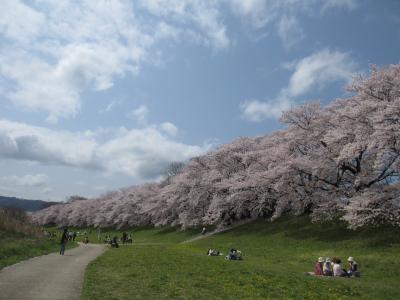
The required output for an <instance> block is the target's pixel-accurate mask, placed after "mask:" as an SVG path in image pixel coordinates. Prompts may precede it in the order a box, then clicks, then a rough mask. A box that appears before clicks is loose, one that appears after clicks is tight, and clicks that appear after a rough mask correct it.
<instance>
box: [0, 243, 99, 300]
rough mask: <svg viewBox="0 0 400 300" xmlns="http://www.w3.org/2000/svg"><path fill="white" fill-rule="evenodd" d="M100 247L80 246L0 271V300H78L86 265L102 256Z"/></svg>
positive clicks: (92, 245) (93, 245)
mask: <svg viewBox="0 0 400 300" xmlns="http://www.w3.org/2000/svg"><path fill="white" fill-rule="evenodd" d="M104 250H105V247H104V246H103V245H95V244H88V245H80V246H78V247H76V248H74V249H71V250H66V251H65V255H64V256H61V255H59V254H58V253H52V254H49V255H44V256H39V257H35V258H32V259H29V260H26V261H23V262H20V263H17V264H15V265H12V266H9V267H6V268H4V269H3V270H1V271H0V299H2V300H3V299H4V300H5V299H7V300H14V299H18V300H22V299H23V300H61V299H66V300H67V299H68V300H74V299H80V295H81V289H82V283H83V277H84V273H85V269H86V266H87V264H88V263H89V262H90V261H92V260H93V259H95V258H96V257H97V256H99V255H100V254H102V253H103V251H104Z"/></svg>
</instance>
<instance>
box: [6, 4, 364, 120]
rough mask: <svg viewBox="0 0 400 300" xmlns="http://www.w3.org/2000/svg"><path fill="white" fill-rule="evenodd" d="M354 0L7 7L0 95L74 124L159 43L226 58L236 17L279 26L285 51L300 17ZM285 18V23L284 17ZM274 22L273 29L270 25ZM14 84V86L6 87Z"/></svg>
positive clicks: (153, 56) (155, 54)
mask: <svg viewBox="0 0 400 300" xmlns="http://www.w3.org/2000/svg"><path fill="white" fill-rule="evenodd" d="M356 3H357V2H356V1H355V0H327V1H325V2H324V1H320V0H310V1H301V0H279V1H277V0H275V1H265V0H225V1H214V0H207V1H205V0H204V1H203V0H140V1H137V2H131V1H126V0H118V1H117V0H115V1H106V0H98V1H91V0H84V1H78V2H76V1H71V2H70V1H53V0H37V1H29V2H22V1H20V0H4V1H2V2H1V10H0V35H1V37H2V38H4V41H5V42H4V43H2V46H1V49H0V77H4V78H5V79H6V80H7V85H6V86H5V87H4V86H2V91H1V93H2V95H5V97H6V98H7V99H8V100H9V101H11V102H12V103H13V104H14V105H16V107H18V108H20V109H24V110H32V111H44V112H46V113H47V114H48V117H47V121H49V122H57V121H58V120H59V119H60V118H71V117H74V116H76V115H77V114H78V113H79V112H80V109H81V102H82V99H81V98H82V95H83V94H84V93H85V92H87V91H104V90H107V89H110V88H112V87H113V85H114V82H115V81H116V80H117V79H118V78H120V77H124V76H127V75H130V74H138V73H139V72H140V69H141V68H142V66H143V64H145V63H154V64H159V62H160V61H162V59H160V57H162V52H161V51H160V50H159V49H157V46H158V45H159V43H160V42H162V41H164V40H168V41H173V42H177V41H180V42H189V43H200V44H201V45H206V46H208V47H210V48H211V49H214V50H223V49H227V48H229V47H231V46H232V45H233V44H234V43H233V41H232V37H230V34H229V30H228V27H227V24H228V23H226V21H225V20H226V17H227V16H228V15H229V12H230V16H234V17H239V18H241V19H242V20H244V21H245V22H247V23H250V24H252V27H255V28H256V29H259V28H264V27H266V26H267V25H268V24H276V26H273V27H274V28H275V27H277V28H278V33H277V34H278V35H279V36H280V37H281V39H282V41H283V43H284V45H285V47H286V48H287V49H290V48H291V47H293V46H294V45H296V44H297V43H299V41H300V40H301V38H302V37H303V35H304V33H303V32H302V29H301V26H300V24H299V22H298V21H296V20H297V16H298V15H299V14H301V13H310V12H314V11H320V12H321V11H323V12H325V11H327V10H328V9H331V8H345V9H349V10H350V9H354V8H355V7H356ZM282 16H284V17H282ZM274 22H275V23H274ZM9 82H11V84H10V83H9Z"/></svg>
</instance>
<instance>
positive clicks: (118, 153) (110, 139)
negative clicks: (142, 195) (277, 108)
mask: <svg viewBox="0 0 400 300" xmlns="http://www.w3.org/2000/svg"><path fill="white" fill-rule="evenodd" d="M165 124H167V123H164V124H163V125H162V126H161V127H164V130H165V129H166V128H168V129H167V130H169V132H168V134H164V133H163V131H161V130H158V129H157V127H156V126H149V127H145V128H142V129H126V128H124V127H122V128H119V129H100V130H99V131H98V132H91V131H86V132H70V131H60V130H49V129H47V128H43V127H35V126H31V125H28V124H24V123H17V122H11V121H8V120H0V157H3V158H8V159H14V160H22V161H33V162H36V163H38V164H43V165H61V166H68V167H74V168H80V169H89V170H91V169H97V170H103V171H104V172H106V173H122V174H125V175H129V176H132V177H134V178H137V179H155V178H158V176H159V175H161V174H162V172H163V171H164V170H165V168H166V167H167V166H168V165H169V164H170V163H171V162H173V161H185V160H187V159H189V158H191V157H193V156H197V155H201V154H203V153H205V152H206V151H208V150H209V146H208V145H204V146H195V145H187V144H184V143H180V142H178V141H175V140H173V139H172V138H171V133H173V129H172V128H173V126H171V125H173V124H171V123H169V125H167V126H166V125H165ZM175 128H176V127H175ZM176 130H177V129H176Z"/></svg>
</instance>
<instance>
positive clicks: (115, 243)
mask: <svg viewBox="0 0 400 300" xmlns="http://www.w3.org/2000/svg"><path fill="white" fill-rule="evenodd" d="M111 247H112V248H118V247H119V245H118V238H117V237H116V236H114V237H113V238H112V240H111Z"/></svg>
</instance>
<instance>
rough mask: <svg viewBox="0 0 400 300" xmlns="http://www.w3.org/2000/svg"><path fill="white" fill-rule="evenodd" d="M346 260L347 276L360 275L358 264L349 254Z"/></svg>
mask: <svg viewBox="0 0 400 300" xmlns="http://www.w3.org/2000/svg"><path fill="white" fill-rule="evenodd" d="M347 261H348V263H349V270H348V271H347V275H348V276H349V277H360V271H359V270H358V264H357V262H356V261H355V260H354V258H353V257H351V256H350V257H349V258H348V259H347Z"/></svg>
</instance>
